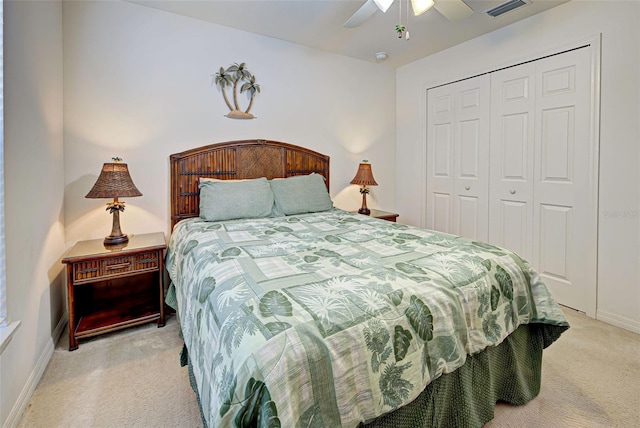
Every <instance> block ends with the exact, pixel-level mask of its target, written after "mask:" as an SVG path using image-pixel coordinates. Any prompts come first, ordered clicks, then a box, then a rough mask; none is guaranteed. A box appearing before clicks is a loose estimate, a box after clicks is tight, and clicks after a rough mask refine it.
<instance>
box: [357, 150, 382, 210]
mask: <svg viewBox="0 0 640 428" xmlns="http://www.w3.org/2000/svg"><path fill="white" fill-rule="evenodd" d="M351 184H357V185H359V186H361V187H360V194H362V206H361V207H360V209H359V210H358V212H359V213H360V214H364V215H369V214H371V210H370V209H369V208H367V193H369V189H367V186H377V185H378V183H376V179H375V178H373V171H372V170H371V164H370V163H369V162H367V161H366V160H363V161H362V162H360V165H359V166H358V172H356V176H355V177H353V180H351Z"/></svg>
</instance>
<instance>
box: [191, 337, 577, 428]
mask: <svg viewBox="0 0 640 428" xmlns="http://www.w3.org/2000/svg"><path fill="white" fill-rule="evenodd" d="M566 329H567V327H561V326H552V325H543V324H525V325H521V326H520V327H518V328H517V329H516V331H514V332H513V333H512V334H511V335H509V336H508V337H507V338H506V339H505V341H504V342H502V343H501V344H500V345H498V346H495V347H491V348H487V349H485V350H484V351H483V352H480V353H479V354H476V355H472V356H469V357H467V361H466V362H465V364H464V365H463V366H462V367H460V368H459V369H457V370H456V371H454V372H453V373H448V374H445V375H442V376H440V377H439V378H438V379H436V380H435V381H433V382H431V383H430V384H429V385H428V386H427V387H426V388H425V390H424V391H423V392H422V393H421V394H420V395H419V396H418V398H416V399H415V400H414V401H413V402H411V403H409V404H407V405H406V406H404V407H401V408H399V409H397V410H394V411H393V412H390V413H387V414H386V415H383V416H380V417H378V418H376V419H375V420H373V421H370V422H367V423H365V424H360V427H363V428H418V427H424V428H427V427H429V428H435V427H478V428H479V427H482V425H484V424H485V423H487V422H489V421H490V420H491V419H493V416H494V409H495V405H496V403H497V402H498V401H503V402H506V403H510V404H516V405H518V404H525V403H527V402H528V401H530V400H531V399H533V398H535V397H536V396H537V395H538V393H539V392H540V380H541V375H542V350H543V349H544V348H546V347H547V346H549V345H550V344H551V343H553V342H554V341H555V340H556V339H557V338H558V337H559V336H560V334H561V333H562V332H563V331H565V330H566ZM180 360H181V363H182V365H188V366H189V381H190V383H191V387H192V388H193V390H194V391H195V393H196V397H197V398H198V405H199V406H200V397H198V390H197V387H196V384H195V378H194V376H193V371H192V369H191V364H189V358H188V351H187V348H186V347H184V348H183V350H182V355H181V359H180ZM200 415H201V416H202V409H200ZM203 425H204V426H206V423H205V422H204V419H203Z"/></svg>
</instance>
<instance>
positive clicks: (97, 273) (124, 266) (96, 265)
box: [73, 251, 160, 284]
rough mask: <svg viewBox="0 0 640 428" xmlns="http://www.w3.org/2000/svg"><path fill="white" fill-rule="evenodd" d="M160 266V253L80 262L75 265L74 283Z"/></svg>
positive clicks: (154, 252)
mask: <svg viewBox="0 0 640 428" xmlns="http://www.w3.org/2000/svg"><path fill="white" fill-rule="evenodd" d="M159 266H160V260H159V258H158V251H149V252H147V253H140V254H136V255H131V256H124V257H109V258H107V259H102V260H90V261H86V262H78V263H74V264H73V282H74V283H75V284H79V283H83V282H86V281H94V280H96V279H100V278H109V277H112V276H118V275H122V274H128V273H132V272H140V271H149V270H157V269H159Z"/></svg>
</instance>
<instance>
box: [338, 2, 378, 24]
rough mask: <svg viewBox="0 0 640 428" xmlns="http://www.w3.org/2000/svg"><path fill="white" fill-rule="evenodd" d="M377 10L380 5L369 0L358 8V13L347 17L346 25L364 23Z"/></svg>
mask: <svg viewBox="0 0 640 428" xmlns="http://www.w3.org/2000/svg"><path fill="white" fill-rule="evenodd" d="M376 10H378V6H376V4H375V3H374V1H373V0H367V1H366V2H365V3H364V4H363V5H362V6H360V9H358V10H356V13H354V14H353V15H351V18H349V19H347V22H345V23H344V26H345V27H346V28H354V27H357V26H359V25H362V23H364V21H366V20H367V19H369V18H370V17H371V15H373V14H374V13H376Z"/></svg>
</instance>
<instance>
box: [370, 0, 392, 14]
mask: <svg viewBox="0 0 640 428" xmlns="http://www.w3.org/2000/svg"><path fill="white" fill-rule="evenodd" d="M373 2H374V3H375V4H376V6H378V9H380V10H381V11H382V12H384V13H387V10H389V8H390V7H391V3H393V0H373Z"/></svg>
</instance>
